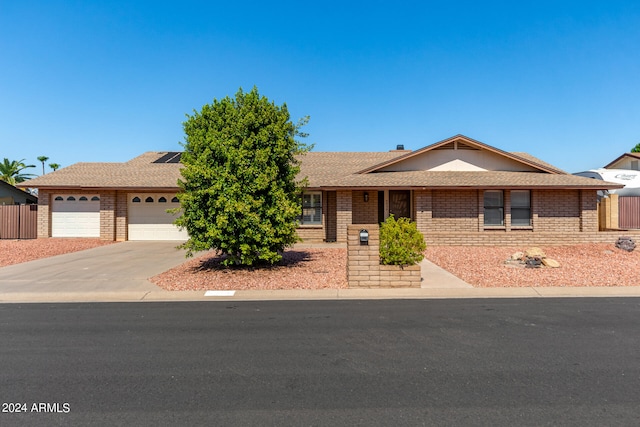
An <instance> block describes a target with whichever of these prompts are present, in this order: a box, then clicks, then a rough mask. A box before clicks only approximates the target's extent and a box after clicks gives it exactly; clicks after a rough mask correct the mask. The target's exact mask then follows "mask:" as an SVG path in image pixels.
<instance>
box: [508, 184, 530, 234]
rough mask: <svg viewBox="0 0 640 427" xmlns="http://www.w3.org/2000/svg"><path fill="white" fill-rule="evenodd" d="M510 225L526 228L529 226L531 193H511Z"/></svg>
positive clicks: (523, 191)
mask: <svg viewBox="0 0 640 427" xmlns="http://www.w3.org/2000/svg"><path fill="white" fill-rule="evenodd" d="M511 225H512V226H516V227H518V226H520V227H523V226H525V227H528V226H530V225H531V192H530V191H529V190H513V191H511Z"/></svg>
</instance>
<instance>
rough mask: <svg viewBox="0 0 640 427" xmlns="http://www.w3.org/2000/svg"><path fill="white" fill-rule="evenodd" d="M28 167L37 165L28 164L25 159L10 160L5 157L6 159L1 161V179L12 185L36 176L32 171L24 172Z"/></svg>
mask: <svg viewBox="0 0 640 427" xmlns="http://www.w3.org/2000/svg"><path fill="white" fill-rule="evenodd" d="M28 168H35V165H26V164H25V163H24V159H22V160H12V161H9V159H7V158H6V157H5V158H4V161H3V162H2V163H0V181H4V182H8V183H9V184H11V185H16V184H18V183H20V182H24V181H26V180H27V179H30V178H31V177H34V176H35V175H34V174H32V173H23V172H22V171H23V170H25V169H28Z"/></svg>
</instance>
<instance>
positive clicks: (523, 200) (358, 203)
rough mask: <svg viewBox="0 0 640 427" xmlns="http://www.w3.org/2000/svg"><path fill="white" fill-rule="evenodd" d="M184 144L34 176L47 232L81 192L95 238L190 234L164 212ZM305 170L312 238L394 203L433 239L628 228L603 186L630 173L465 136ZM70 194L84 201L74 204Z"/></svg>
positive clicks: (372, 216) (306, 218) (567, 237)
mask: <svg viewBox="0 0 640 427" xmlns="http://www.w3.org/2000/svg"><path fill="white" fill-rule="evenodd" d="M179 154H180V153H145V154H143V155H141V156H139V157H137V158H135V159H132V160H130V161H129V162H125V163H78V164H76V165H72V166H69V167H67V168H63V169H60V170H58V171H56V172H53V173H50V174H47V175H44V176H42V177H38V178H35V179H33V180H31V181H30V182H29V186H30V187H37V188H38V189H39V201H38V204H39V205H40V206H39V209H38V236H39V237H40V238H46V237H51V236H55V235H56V233H57V235H61V234H62V235H64V233H65V232H67V231H65V230H67V229H65V228H64V227H61V226H60V225H59V224H58V225H56V221H61V219H60V218H67V217H69V216H70V217H71V220H72V221H73V220H74V218H75V217H74V215H76V212H75V211H74V210H73V209H74V208H75V206H78V209H80V208H82V207H83V205H82V203H81V202H79V201H78V200H80V199H81V198H82V199H85V200H87V199H89V198H90V199H91V200H93V203H94V204H93V205H92V206H93V208H91V209H89V208H87V209H85V210H86V211H91V212H84V213H83V212H80V211H78V212H77V217H78V219H79V220H80V219H83V218H85V219H86V222H87V224H89V223H90V224H89V225H88V226H87V227H88V228H87V229H88V230H89V231H87V233H88V234H91V236H93V237H99V238H101V239H105V240H119V241H120V240H129V239H164V238H167V236H168V237H169V238H176V239H177V238H184V237H185V235H184V234H178V233H177V232H176V230H172V229H171V227H172V225H171V222H172V220H171V218H169V217H164V216H163V212H166V208H167V207H170V204H171V201H172V199H173V197H174V196H175V193H177V192H178V191H179V187H178V185H177V182H178V180H179V179H180V177H181V176H180V167H181V165H180V163H179ZM300 175H301V177H306V178H307V181H308V187H307V188H305V190H304V193H303V215H302V217H301V219H300V222H301V223H300V226H299V228H298V234H299V236H300V237H301V238H302V239H304V240H306V241H329V242H333V241H337V242H346V241H347V230H348V227H349V226H350V225H353V224H375V223H379V222H381V221H383V220H384V219H385V218H386V217H388V216H389V215H390V214H394V215H396V216H398V215H401V216H408V217H410V218H411V219H412V220H414V221H415V222H416V224H417V226H418V229H419V230H420V231H421V232H422V233H423V235H424V236H425V239H426V241H427V243H428V244H456V245H460V244H470V245H496V244H523V243H532V244H533V243H535V244H563V243H578V242H598V241H613V240H615V236H617V235H619V233H618V234H616V233H613V232H600V231H599V229H598V213H597V192H598V191H602V190H607V189H615V188H620V185H619V184H615V183H610V182H605V181H598V180H593V179H589V178H584V177H578V176H574V175H570V174H567V173H566V172H564V171H561V170H559V169H557V168H555V167H553V166H552V165H550V164H548V163H545V162H543V161H541V160H539V159H537V158H534V157H532V156H530V155H528V154H526V153H508V152H505V151H502V150H499V149H497V148H495V147H492V146H489V145H486V144H484V143H481V142H479V141H475V140H473V139H470V138H468V137H465V136H462V135H457V136H454V137H452V138H449V139H446V140H443V141H440V142H437V143H435V144H432V145H430V146H427V147H425V148H422V149H419V150H415V151H404V150H399V151H398V150H394V151H390V152H365V153H345V152H343V153H326V152H325V153H322V152H311V153H307V154H306V155H304V156H303V157H302V158H301V174H300ZM82 195H88V196H91V197H89V198H88V197H82ZM68 199H74V200H72V201H70V202H68V203H69V205H68V206H70V207H68V208H65V206H64V205H63V204H62V203H67V200H68ZM98 199H99V200H98ZM56 200H58V202H56ZM88 202H90V201H89V200H88ZM98 202H99V203H98ZM160 202H162V203H160ZM56 203H58V204H56ZM87 206H88V205H87ZM65 209H66V211H65ZM57 211H60V212H57ZM63 211H64V212H63ZM63 214H64V215H63ZM83 215H84V216H83ZM87 218H88V219H87ZM67 219H68V218H67ZM83 221H84V219H83ZM78 224H84V223H83V222H81V221H78ZM90 227H93V228H90ZM54 230H58V231H56V233H54ZM68 232H69V233H72V234H73V233H74V232H75V230H73V229H71V230H70V231H68Z"/></svg>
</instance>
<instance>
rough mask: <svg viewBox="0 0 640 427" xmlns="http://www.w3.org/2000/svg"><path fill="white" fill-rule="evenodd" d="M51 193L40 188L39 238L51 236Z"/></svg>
mask: <svg viewBox="0 0 640 427" xmlns="http://www.w3.org/2000/svg"><path fill="white" fill-rule="evenodd" d="M50 204H51V193H50V192H49V191H44V190H38V239H46V238H49V237H51V208H50Z"/></svg>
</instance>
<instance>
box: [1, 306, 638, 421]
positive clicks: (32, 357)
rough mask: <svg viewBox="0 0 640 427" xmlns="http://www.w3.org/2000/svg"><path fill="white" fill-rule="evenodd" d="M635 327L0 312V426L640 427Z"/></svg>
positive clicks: (455, 318)
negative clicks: (635, 426)
mask: <svg viewBox="0 0 640 427" xmlns="http://www.w3.org/2000/svg"><path fill="white" fill-rule="evenodd" d="M639 319H640V299H633V298H616V299H605V298H578V299H531V300H527V299H518V300H486V299H484V300H481V299H476V300H404V301H403V300H389V301H302V302H301V301H288V302H274V301H265V302H261V301H252V302H199V303H123V304H120V303H117V304H116V303H112V304H3V305H0V402H1V403H2V408H1V410H2V412H0V425H2V426H13V425H25V426H26V425H29V426H34V425H36V426H37V425H136V426H145V425H273V426H282V425H292V426H302V425H327V426H336V425H350V426H351V425H362V426H374V425H394V426H396V425H397V426H401V425H473V426H478V425H487V426H500V425H504V426H507V425H508V426H514V425H518V426H526V425H532V426H533V425H535V426H540V425H576V426H588V425H593V426H602V425H608V426H611V425H638V424H640V324H639ZM34 404H35V406H34ZM18 409H20V410H21V411H22V410H23V409H24V410H25V411H22V412H16V411H17V410H18Z"/></svg>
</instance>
